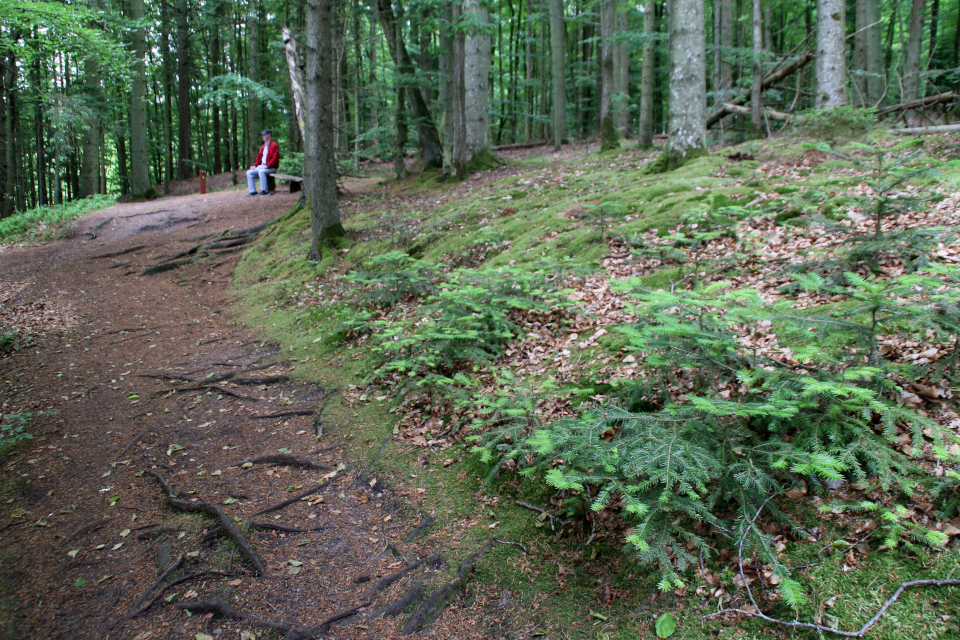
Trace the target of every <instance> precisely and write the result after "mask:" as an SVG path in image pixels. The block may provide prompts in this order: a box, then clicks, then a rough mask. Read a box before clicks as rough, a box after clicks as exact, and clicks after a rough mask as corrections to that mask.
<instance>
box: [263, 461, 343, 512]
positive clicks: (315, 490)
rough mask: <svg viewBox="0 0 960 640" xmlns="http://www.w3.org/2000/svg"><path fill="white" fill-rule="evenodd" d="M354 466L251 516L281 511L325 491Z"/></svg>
mask: <svg viewBox="0 0 960 640" xmlns="http://www.w3.org/2000/svg"><path fill="white" fill-rule="evenodd" d="M352 467H353V465H352V464H350V465H348V466H347V467H346V468H345V469H344V470H343V471H340V472H338V473H337V475H335V476H333V477H332V478H330V479H329V480H325V481H323V482H321V483H320V484H318V485H317V486H315V487H313V488H312V489H307V490H306V491H304V492H302V493H298V494H297V495H295V496H293V497H292V498H287V499H286V500H284V501H283V502H278V503H277V504H275V505H272V506H269V507H266V508H265V509H261V510H260V511H257V512H256V513H254V514H252V515H251V516H250V517H251V518H252V517H253V516H262V515H263V514H265V513H270V512H272V511H279V510H280V509H283V508H284V507H287V506H289V505H291V504H293V503H294V502H298V501H299V500H302V499H304V498H306V497H307V496H310V495H313V494H315V493H318V492H320V491H323V490H324V489H325V488H326V487H327V486H328V485H329V484H330V483H331V482H333V481H334V480H337V479H339V478H340V477H341V476H342V475H343V474H345V473H347V472H348V471H350V469H351V468H352Z"/></svg>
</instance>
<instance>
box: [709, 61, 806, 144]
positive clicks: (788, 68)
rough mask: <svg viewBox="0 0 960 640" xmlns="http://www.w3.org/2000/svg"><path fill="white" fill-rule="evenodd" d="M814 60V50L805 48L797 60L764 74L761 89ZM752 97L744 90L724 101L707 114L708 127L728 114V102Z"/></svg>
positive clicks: (738, 102)
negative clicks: (720, 105)
mask: <svg viewBox="0 0 960 640" xmlns="http://www.w3.org/2000/svg"><path fill="white" fill-rule="evenodd" d="M811 60H813V52H812V51H811V50H810V49H806V50H804V52H803V53H801V54H800V56H799V57H797V58H796V59H795V60H792V61H791V62H789V63H788V64H785V65H784V66H782V67H780V68H779V69H774V70H773V71H771V72H770V73H769V74H767V75H766V76H764V78H763V81H762V82H761V84H760V90H761V91H763V90H764V89H769V88H770V87H772V86H773V85H775V84H777V83H778V82H780V81H781V80H783V79H784V78H786V77H788V76H790V75H792V74H794V73H796V72H797V71H799V70H800V69H803V68H804V67H805V66H806V65H807V63H809V62H810V61H811ZM749 99H750V92H749V91H744V92H741V93H740V94H738V95H737V96H735V97H734V98H733V99H732V100H729V101H727V102H725V103H724V105H723V106H722V107H720V108H719V109H715V110H714V111H713V112H711V113H710V114H709V115H708V116H707V128H708V129H709V128H710V127H712V126H713V125H715V124H716V123H718V122H720V120H722V119H723V116H725V115H726V106H727V105H728V104H733V105H741V104H746V103H747V101H748V100H749Z"/></svg>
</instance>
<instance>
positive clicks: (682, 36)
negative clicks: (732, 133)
mask: <svg viewBox="0 0 960 640" xmlns="http://www.w3.org/2000/svg"><path fill="white" fill-rule="evenodd" d="M668 11H669V12H670V13H669V16H668V24H669V34H670V35H669V37H670V105H669V107H670V108H669V116H668V120H667V136H668V139H667V154H668V156H671V157H672V158H674V159H675V160H676V161H678V162H681V161H682V159H684V158H686V157H687V156H688V155H690V154H691V153H697V152H700V151H702V150H704V149H706V112H707V51H706V28H705V24H704V16H703V0H671V3H670V5H669V9H668Z"/></svg>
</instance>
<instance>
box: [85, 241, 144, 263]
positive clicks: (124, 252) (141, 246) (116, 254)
mask: <svg viewBox="0 0 960 640" xmlns="http://www.w3.org/2000/svg"><path fill="white" fill-rule="evenodd" d="M146 248H147V245H145V244H138V245H137V246H135V247H130V248H128V249H124V250H122V251H111V252H110V253H101V254H100V255H96V256H90V260H100V259H102V258H117V257H119V256H125V255H127V254H128V253H133V252H134V251H140V249H146Z"/></svg>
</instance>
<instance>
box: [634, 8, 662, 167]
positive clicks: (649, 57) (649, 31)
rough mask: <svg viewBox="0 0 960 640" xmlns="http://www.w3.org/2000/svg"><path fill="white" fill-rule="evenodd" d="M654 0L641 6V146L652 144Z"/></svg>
mask: <svg viewBox="0 0 960 640" xmlns="http://www.w3.org/2000/svg"><path fill="white" fill-rule="evenodd" d="M656 11H657V10H656V2H655V0H647V2H646V4H645V5H644V7H643V58H642V60H641V63H642V67H641V68H642V74H643V76H642V78H641V80H640V123H639V125H638V127H637V138H638V141H639V143H640V147H641V148H644V149H646V148H649V147H652V146H653V85H654V83H655V82H656V78H655V73H656V65H655V63H656V47H655V41H654V40H655V34H656V33H657V15H656Z"/></svg>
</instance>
